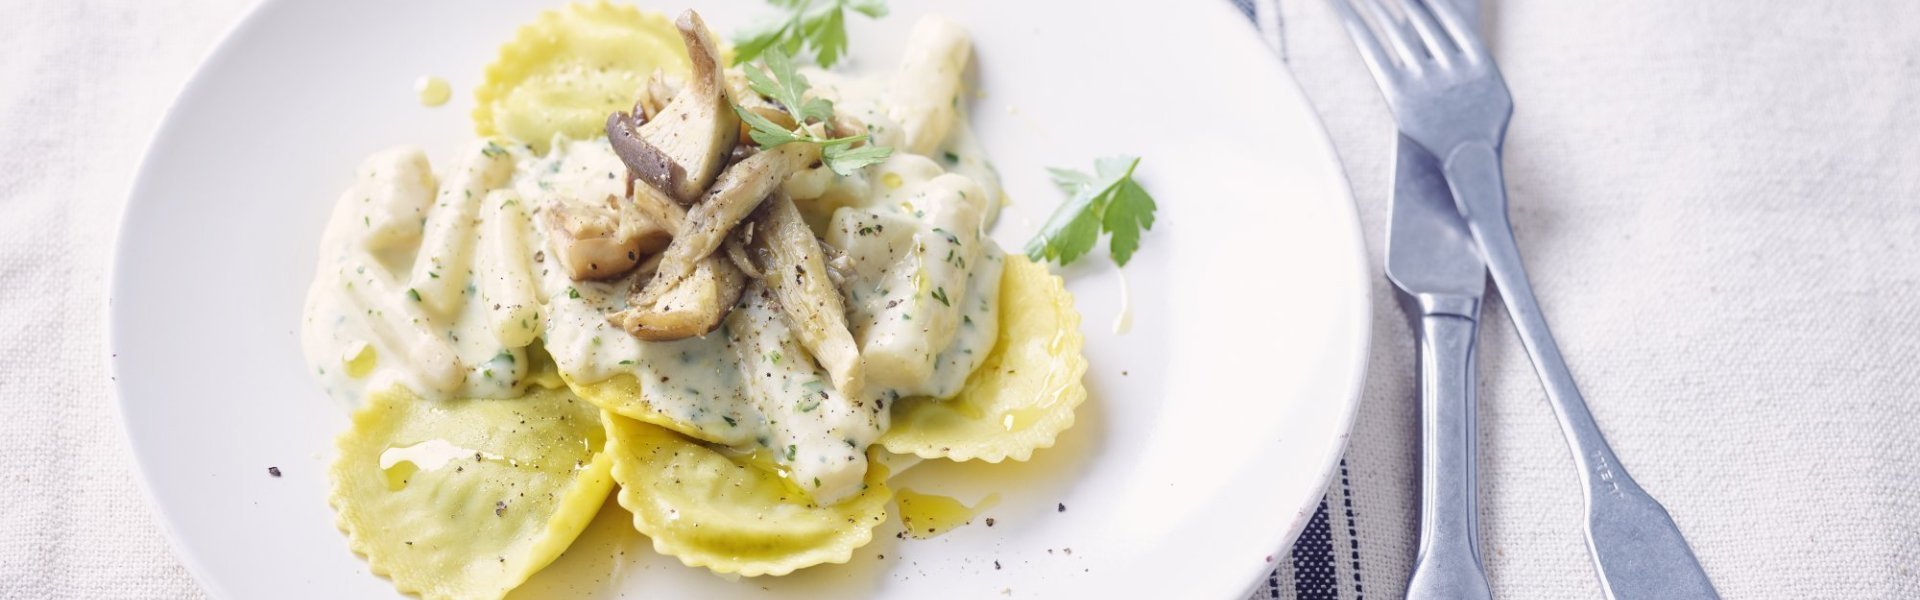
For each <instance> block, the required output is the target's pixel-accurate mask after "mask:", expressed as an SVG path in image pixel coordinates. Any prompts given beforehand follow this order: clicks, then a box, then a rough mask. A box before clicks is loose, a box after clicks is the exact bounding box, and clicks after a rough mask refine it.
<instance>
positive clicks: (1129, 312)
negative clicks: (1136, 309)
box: [1113, 269, 1133, 335]
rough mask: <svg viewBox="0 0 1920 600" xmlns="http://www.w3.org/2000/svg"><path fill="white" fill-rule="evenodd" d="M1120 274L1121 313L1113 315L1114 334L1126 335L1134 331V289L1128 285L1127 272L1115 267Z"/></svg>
mask: <svg viewBox="0 0 1920 600" xmlns="http://www.w3.org/2000/svg"><path fill="white" fill-rule="evenodd" d="M1113 271H1114V272H1115V273H1119V274H1120V314H1117V315H1114V316H1113V334H1114V335H1126V334H1127V332H1129V331H1133V291H1132V290H1131V289H1130V288H1128V287H1127V272H1126V271H1125V270H1124V269H1114V270H1113Z"/></svg>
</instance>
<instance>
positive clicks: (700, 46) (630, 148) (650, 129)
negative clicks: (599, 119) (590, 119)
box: [607, 10, 740, 202]
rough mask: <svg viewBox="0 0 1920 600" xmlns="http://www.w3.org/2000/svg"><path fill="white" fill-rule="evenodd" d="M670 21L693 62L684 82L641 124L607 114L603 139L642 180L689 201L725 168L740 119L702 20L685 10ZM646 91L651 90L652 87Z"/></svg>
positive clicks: (718, 53) (621, 116) (717, 56)
mask: <svg viewBox="0 0 1920 600" xmlns="http://www.w3.org/2000/svg"><path fill="white" fill-rule="evenodd" d="M674 25H675V26H676V27H678V28H679V30H680V38H681V40H682V41H683V42H685V43H686V45H687V56H688V58H689V59H691V62H692V63H693V72H692V73H691V74H689V76H688V78H687V82H686V85H684V86H681V88H680V92H679V93H678V94H675V95H674V96H673V100H671V101H669V102H668V103H667V105H666V106H664V107H662V108H660V110H659V113H658V114H655V115H652V118H647V119H645V122H644V123H641V122H640V120H641V119H636V118H635V117H634V116H633V115H629V114H626V113H615V114H613V115H609V116H608V117H607V140H608V142H609V143H611V144H612V145H613V150H614V152H615V153H616V154H619V155H620V160H621V161H622V162H625V163H626V164H627V168H628V169H631V170H632V171H633V173H634V174H635V175H637V176H639V178H640V179H641V180H643V181H646V182H647V183H649V184H652V185H653V186H654V187H656V188H659V189H660V191H663V192H666V193H667V195H668V196H671V197H673V198H674V199H675V200H678V201H680V202H692V201H694V200H696V199H698V198H699V197H700V194H701V193H702V192H705V191H706V189H707V186H708V185H711V184H712V183H713V178H714V177H715V176H717V175H718V174H719V173H720V170H721V169H722V168H724V167H725V166H726V164H727V158H728V155H729V154H730V153H732V151H733V145H734V142H735V141H736V140H737V139H738V138H739V132H740V117H739V115H736V114H734V112H733V103H732V101H730V100H729V99H728V94H727V82H726V74H725V72H724V71H723V69H722V67H721V65H720V49H719V47H718V46H716V45H715V44H714V42H713V39H712V38H711V37H709V36H708V34H707V24H706V22H704V21H702V20H701V19H700V15H699V13H695V12H693V11H691V10H689V11H686V12H684V13H681V14H680V19H679V20H678V21H675V22H674ZM648 89H649V94H651V92H652V89H653V88H652V86H649V88H648ZM644 100H645V99H644V98H643V99H642V104H643V107H644ZM642 118H644V117H642Z"/></svg>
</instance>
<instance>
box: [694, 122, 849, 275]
mask: <svg viewBox="0 0 1920 600" xmlns="http://www.w3.org/2000/svg"><path fill="white" fill-rule="evenodd" d="M818 160H820V146H819V145H818V144H810V143H805V142H793V143H788V144H782V145H781V146H779V147H777V148H774V149H772V150H768V151H765V152H761V153H759V154H755V155H753V156H749V157H747V158H746V159H745V160H742V161H740V162H737V163H734V165H733V166H731V167H727V171H726V172H725V173H722V174H721V175H720V179H719V180H718V181H716V182H714V185H713V189H711V190H708V191H707V194H706V196H704V197H702V198H701V200H700V203H699V204H695V205H694V206H693V208H691V209H689V210H688V211H687V219H686V223H685V224H684V225H682V226H681V227H680V229H679V230H678V232H679V233H678V235H675V236H674V238H673V243H672V244H671V245H669V246H667V250H666V256H665V257H664V258H663V259H662V260H661V261H660V275H661V277H662V278H663V279H668V280H672V279H676V278H679V277H683V276H685V275H686V274H687V273H689V272H691V271H692V270H693V266H694V265H695V264H696V263H698V262H699V261H700V260H701V259H704V258H706V257H708V256H710V255H712V254H713V253H714V251H715V250H719V249H720V245H721V243H722V242H724V241H726V237H727V233H728V232H730V231H733V227H734V226H735V225H739V224H740V222H741V221H742V220H744V219H746V218H747V215H748V214H750V213H752V212H753V209H755V208H759V207H760V202H761V201H762V200H765V199H766V198H767V196H768V195H770V194H772V193H773V192H774V191H775V190H777V189H779V187H780V184H781V182H783V181H786V179H787V176H788V175H792V174H793V173H795V172H797V171H799V170H801V169H805V168H807V167H809V166H812V165H813V163H814V162H816V161H818Z"/></svg>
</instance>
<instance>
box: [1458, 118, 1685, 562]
mask: <svg viewBox="0 0 1920 600" xmlns="http://www.w3.org/2000/svg"><path fill="white" fill-rule="evenodd" d="M1442 170H1443V171H1444V172H1445V173H1446V176H1447V185H1448V187H1450V188H1451V189H1452V190H1453V198H1454V202H1455V203H1456V204H1457V205H1458V207H1459V209H1460V213H1461V214H1462V215H1463V216H1465V217H1466V221H1467V228H1468V229H1469V230H1470V231H1472V232H1473V238H1474V241H1476V242H1479V244H1480V249H1481V252H1483V253H1484V254H1485V255H1486V259H1487V271H1488V272H1489V273H1490V274H1491V275H1492V276H1493V282H1494V285H1496V286H1498V287H1499V289H1500V297H1501V298H1502V299H1504V300H1506V304H1507V314H1508V315H1509V316H1510V317H1512V319H1513V325H1514V329H1516V330H1518V331H1519V333H1520V342H1521V344H1522V345H1524V346H1526V349H1527V356H1528V357H1529V358H1531V359H1532V360H1533V368H1534V371H1535V372H1536V373H1538V374H1539V376H1540V382H1541V384H1542V385H1543V386H1544V387H1545V388H1546V391H1547V401H1548V403H1549V404H1551V405H1552V406H1553V412H1554V414H1555V415H1556V416H1557V417H1559V420H1560V429H1561V431H1562V433H1564V434H1565V436H1566V438H1567V444H1568V445H1569V446H1571V449H1572V453H1573V460H1574V463H1575V464H1577V465H1578V466H1579V467H1580V473H1581V478H1580V482H1581V486H1582V487H1583V488H1584V489H1585V490H1586V497H1587V543H1588V547H1589V549H1590V550H1591V551H1592V554H1593V558H1594V564H1595V566H1596V567H1597V568H1598V569H1599V571H1600V576H1601V577H1600V580H1601V583H1602V585H1603V586H1604V587H1605V590H1606V592H1607V595H1608V597H1610V598H1636V599H1637V598H1718V597H1719V596H1718V595H1717V594H1716V593H1715V592H1714V589H1713V584H1712V582H1710V581H1709V580H1708V579H1707V576H1706V573H1705V572H1704V571H1703V570H1702V569H1701V568H1700V563H1699V560H1698V559H1696V558H1695V557H1694V555H1693V550H1692V549H1691V548H1689V547H1688V546H1687V541H1686V539H1685V538H1683V537H1682V536H1681V535H1680V531H1679V528H1678V527H1676V526H1675V525H1674V524H1673V519H1672V517H1670V516H1669V515H1668V513H1667V510H1666V508H1665V507H1663V506H1661V505H1660V503H1659V502H1658V501H1656V500H1654V499H1653V497H1652V496H1650V495H1648V494H1647V493H1646V491H1645V490H1643V489H1641V488H1640V485H1639V484H1637V483H1635V482H1634V481H1633V478H1632V477H1630V476H1628V475H1627V470H1626V467H1624V466H1622V465H1621V464H1620V460H1619V459H1618V458H1616V457H1615V456H1614V454H1613V449H1612V448H1611V447H1609V446H1608V445H1607V440H1606V437H1605V436H1602V435H1601V434H1600V427H1599V425H1597V424H1595V423H1594V421H1593V413H1591V412H1589V411H1588V410H1587V402H1586V400H1585V399H1584V398H1582V397H1581V396H1580V389H1579V388H1578V387H1576V386H1575V385H1574V382H1573V373H1572V372H1571V371H1569V370H1568V369H1567V363H1566V359H1565V358H1564V357H1562V356H1561V355H1560V347H1559V346H1558V345H1557V344H1555V343H1554V341H1553V334H1552V332H1550V331H1548V330H1547V319H1546V316H1545V315H1544V314H1542V312H1541V310H1540V303H1539V301H1538V300H1536V299H1535V298H1534V296H1533V285H1532V284H1531V283H1529V282H1528V281H1527V273H1526V268H1525V267H1524V266H1523V265H1522V264H1521V262H1520V249H1519V247H1518V245H1517V244H1515V243H1514V239H1513V227H1512V224H1511V223H1510V222H1509V221H1508V220H1507V191H1506V183H1505V176H1504V175H1503V174H1502V173H1501V170H1500V151H1499V149H1497V148H1496V147H1494V146H1493V145H1491V144H1487V143H1484V142H1472V143H1467V144H1462V145H1460V146H1458V147H1456V148H1454V149H1453V150H1452V151H1451V152H1449V153H1448V154H1447V157H1446V160H1445V162H1444V165H1443V167H1442Z"/></svg>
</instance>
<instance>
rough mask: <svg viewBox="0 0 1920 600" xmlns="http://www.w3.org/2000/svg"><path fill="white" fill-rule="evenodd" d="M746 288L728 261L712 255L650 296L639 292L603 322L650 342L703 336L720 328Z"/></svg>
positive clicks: (724, 257)
mask: <svg viewBox="0 0 1920 600" xmlns="http://www.w3.org/2000/svg"><path fill="white" fill-rule="evenodd" d="M659 281H661V279H660V278H659V277H658V276H657V275H656V276H655V277H654V278H653V279H652V281H651V282H649V285H648V287H647V289H648V290H654V289H656V288H654V286H653V285H652V283H654V282H659ZM746 284H747V277H746V275H744V274H742V273H741V272H740V269H739V267H736V266H734V264H733V261H732V260H731V259H729V258H727V257H726V255H714V256H710V257H707V259H706V260H703V261H700V264H699V265H698V266H697V267H695V268H694V270H693V273H692V274H690V275H688V276H686V277H682V278H680V279H679V280H678V281H676V282H673V283H672V284H670V285H666V286H662V287H660V288H658V291H657V292H654V293H652V294H648V293H646V292H644V291H643V292H642V293H641V294H639V295H637V296H636V297H635V298H633V301H632V306H631V308H628V309H626V310H623V311H620V312H617V313H614V314H612V315H609V316H608V317H607V318H608V320H610V321H611V322H613V324H615V325H619V326H620V328H621V329H625V330H627V333H629V334H632V335H633V337H636V338H639V339H642V340H646V341H650V342H665V341H672V340H680V339H686V338H690V337H698V336H703V335H706V334H708V333H709V332H712V331H713V330H714V329H717V328H719V327H720V323H721V322H722V321H723V320H725V319H726V317H727V312H728V311H730V310H732V309H733V303H735V302H738V301H739V300H740V292H741V291H742V290H744V289H746Z"/></svg>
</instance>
